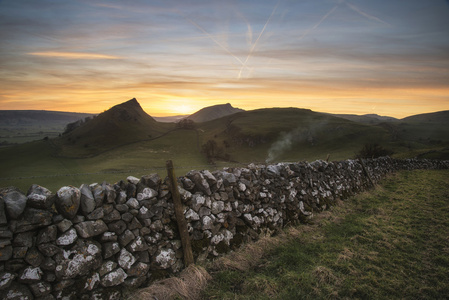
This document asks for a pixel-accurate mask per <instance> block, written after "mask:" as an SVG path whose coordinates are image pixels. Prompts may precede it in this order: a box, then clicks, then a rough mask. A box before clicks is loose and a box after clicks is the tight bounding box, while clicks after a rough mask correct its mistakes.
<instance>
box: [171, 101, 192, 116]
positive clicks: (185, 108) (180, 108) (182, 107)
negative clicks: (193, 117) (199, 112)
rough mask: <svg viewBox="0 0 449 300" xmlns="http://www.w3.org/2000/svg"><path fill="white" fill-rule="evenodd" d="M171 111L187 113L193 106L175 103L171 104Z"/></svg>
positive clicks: (189, 112)
mask: <svg viewBox="0 0 449 300" xmlns="http://www.w3.org/2000/svg"><path fill="white" fill-rule="evenodd" d="M172 111H173V113H176V114H181V115H188V114H191V113H192V111H193V108H192V106H190V105H188V104H177V105H173V106H172Z"/></svg>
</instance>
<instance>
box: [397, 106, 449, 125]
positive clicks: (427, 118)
mask: <svg viewBox="0 0 449 300" xmlns="http://www.w3.org/2000/svg"><path fill="white" fill-rule="evenodd" d="M401 121H404V122H414V123H415V122H420V123H433V124H441V125H443V124H445V125H446V124H449V110H443V111H437V112H433V113H427V114H419V115H414V116H410V117H406V118H403V119H401Z"/></svg>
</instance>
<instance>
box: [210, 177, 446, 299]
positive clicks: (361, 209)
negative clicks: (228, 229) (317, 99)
mask: <svg viewBox="0 0 449 300" xmlns="http://www.w3.org/2000/svg"><path fill="white" fill-rule="evenodd" d="M448 214H449V171H447V170H444V171H422V170H417V171H411V172H408V171H404V172H399V173H397V174H395V175H392V176H390V177H389V178H387V179H385V180H384V181H383V182H382V183H381V185H380V186H378V187H377V188H376V189H375V190H373V191H370V192H366V193H364V194H361V195H358V196H356V197H354V198H351V199H348V200H346V201H344V202H343V203H340V205H338V206H336V207H333V208H331V209H330V210H329V211H327V212H324V213H322V214H320V215H317V216H316V217H315V219H314V224H312V225H301V226H299V227H297V228H292V229H289V230H286V232H285V233H283V234H281V235H280V236H277V237H272V238H264V239H261V240H260V241H258V242H257V243H255V244H254V245H247V246H246V247H243V248H242V249H241V250H239V251H237V252H236V253H232V254H230V256H229V257H224V258H222V259H219V260H218V261H216V262H215V263H214V264H213V265H211V266H208V267H207V268H208V271H209V273H210V274H211V275H212V277H213V279H212V280H211V282H210V283H209V285H208V288H207V289H206V290H205V291H204V292H203V298H204V299H447V297H448V295H449V235H448V232H449V218H448ZM245 248H246V249H245ZM245 262H246V263H245Z"/></svg>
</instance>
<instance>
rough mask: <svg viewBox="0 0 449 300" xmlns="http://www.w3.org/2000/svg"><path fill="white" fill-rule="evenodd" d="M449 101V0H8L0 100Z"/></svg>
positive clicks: (101, 103) (27, 104) (190, 103)
mask: <svg viewBox="0 0 449 300" xmlns="http://www.w3.org/2000/svg"><path fill="white" fill-rule="evenodd" d="M132 98H136V99H137V100H138V101H139V103H140V104H141V106H142V108H143V109H144V110H145V111H146V112H147V113H148V114H150V115H152V116H168V115H177V114H189V113H193V112H195V111H197V110H199V109H201V108H203V107H206V106H211V105H216V104H224V103H231V104H232V105H233V106H234V107H239V108H242V109H245V110H252V109H257V108H265V107H299V108H307V109H312V110H314V111H318V112H329V113H348V114H372V113H375V114H379V115H388V116H393V117H397V118H403V117H406V116H410V115H415V114H420V113H427V112H434V111H440V110H449V1H445V0H441V1H440V0H377V1H372V0H257V1H255V0H242V1H240V0H229V1H227V0H226V1H224V0H204V1H200V0H165V1H163V0H161V1H153V0H147V1H144V0H127V1H125V0H123V1H118V0H111V1H106V0H76V1H75V0H64V1H59V0H0V110H28V109H39V110H55V111H70V112H88V113H100V112H102V111H104V110H107V109H109V108H110V107H112V106H114V105H117V104H120V103H122V102H125V101H127V100H129V99H132Z"/></svg>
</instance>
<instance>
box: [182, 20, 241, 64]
mask: <svg viewBox="0 0 449 300" xmlns="http://www.w3.org/2000/svg"><path fill="white" fill-rule="evenodd" d="M185 18H186V20H187V21H189V22H190V23H191V24H193V25H194V26H195V27H196V28H198V29H199V30H201V31H202V32H203V33H204V34H205V35H207V36H208V37H209V38H210V39H211V40H212V41H214V42H215V43H216V44H217V45H218V46H220V48H221V49H223V50H224V51H226V52H227V53H228V54H229V55H231V56H232V57H233V58H235V59H236V60H237V61H238V62H239V63H241V64H243V62H242V60H241V59H240V58H238V57H237V56H235V55H234V54H233V53H232V52H231V51H229V49H228V48H226V47H225V46H223V45H222V44H221V43H220V42H219V41H217V40H216V39H215V38H214V37H213V35H211V34H210V33H209V32H207V31H206V30H204V28H203V27H201V26H200V25H198V24H197V23H195V22H194V21H193V20H191V19H189V18H187V17H185Z"/></svg>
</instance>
